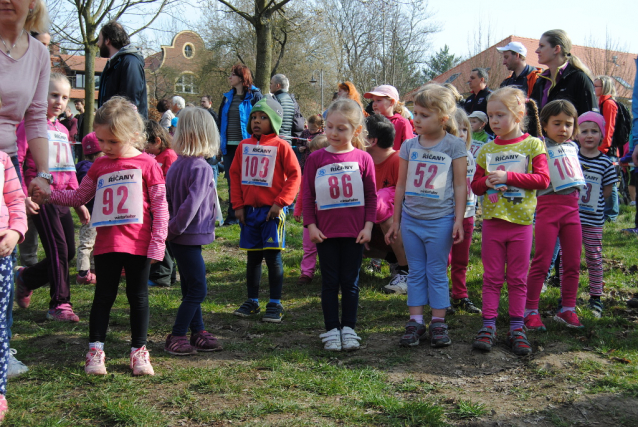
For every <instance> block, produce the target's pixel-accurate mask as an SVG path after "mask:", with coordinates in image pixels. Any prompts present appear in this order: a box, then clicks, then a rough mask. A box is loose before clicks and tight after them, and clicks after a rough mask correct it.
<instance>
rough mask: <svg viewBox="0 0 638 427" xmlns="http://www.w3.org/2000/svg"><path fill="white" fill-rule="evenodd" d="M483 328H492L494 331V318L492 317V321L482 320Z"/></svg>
mask: <svg viewBox="0 0 638 427" xmlns="http://www.w3.org/2000/svg"><path fill="white" fill-rule="evenodd" d="M483 327H484V328H492V329H494V330H496V317H494V318H493V319H486V318H483Z"/></svg>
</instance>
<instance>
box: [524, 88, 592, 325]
mask: <svg viewBox="0 0 638 427" xmlns="http://www.w3.org/2000/svg"><path fill="white" fill-rule="evenodd" d="M540 120H541V126H542V128H543V133H544V134H545V144H546V148H547V156H548V167H549V175H550V184H549V187H547V189H546V190H539V191H538V193H537V197H538V207H537V208H536V230H538V232H537V233H536V239H535V243H534V246H535V251H534V259H533V260H532V265H531V267H530V269H529V275H528V276H527V301H526V303H525V327H526V328H527V329H528V330H531V331H545V330H546V329H545V325H544V324H543V322H542V320H541V316H540V314H539V312H538V300H539V298H540V294H541V289H542V287H543V282H544V281H545V277H546V275H547V270H548V269H549V266H550V264H551V261H552V255H553V254H554V247H555V245H556V238H558V239H559V240H560V244H561V254H562V255H561V265H562V274H561V276H562V277H561V297H562V298H561V299H562V307H561V308H560V309H559V311H558V312H557V313H556V315H555V316H554V320H556V321H557V322H561V323H564V324H566V325H567V326H568V327H570V328H582V327H583V325H582V324H581V323H580V321H579V320H578V316H577V315H576V312H575V309H576V296H577V293H578V278H579V275H580V254H581V251H582V229H581V226H580V216H579V214H578V201H579V199H580V189H581V188H582V187H584V186H585V178H584V177H583V172H582V169H581V168H580V163H579V162H578V146H577V145H576V144H575V143H574V142H572V141H570V138H571V137H572V135H577V134H578V113H577V112H576V108H575V107H574V106H573V105H572V103H571V102H569V101H566V100H555V101H551V102H549V103H548V104H547V105H545V107H543V110H542V111H541V114H540Z"/></svg>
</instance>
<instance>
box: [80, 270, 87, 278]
mask: <svg viewBox="0 0 638 427" xmlns="http://www.w3.org/2000/svg"><path fill="white" fill-rule="evenodd" d="M88 272H89V270H80V271H78V276H82V277H84V276H86V273H88Z"/></svg>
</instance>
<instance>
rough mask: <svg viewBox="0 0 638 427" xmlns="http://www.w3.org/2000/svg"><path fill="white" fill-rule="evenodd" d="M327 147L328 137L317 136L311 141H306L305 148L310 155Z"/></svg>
mask: <svg viewBox="0 0 638 427" xmlns="http://www.w3.org/2000/svg"><path fill="white" fill-rule="evenodd" d="M328 145H330V144H329V143H328V137H327V136H326V135H317V136H315V137H314V138H313V139H312V140H310V141H308V144H306V147H308V150H309V151H310V152H311V153H312V152H313V151H317V150H321V149H322V148H326V147H327V146H328Z"/></svg>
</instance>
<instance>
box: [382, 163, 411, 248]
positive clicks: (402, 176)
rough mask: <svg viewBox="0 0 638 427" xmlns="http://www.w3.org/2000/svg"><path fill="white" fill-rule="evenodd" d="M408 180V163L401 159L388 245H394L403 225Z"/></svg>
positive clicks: (386, 238)
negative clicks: (404, 200) (404, 199)
mask: <svg viewBox="0 0 638 427" xmlns="http://www.w3.org/2000/svg"><path fill="white" fill-rule="evenodd" d="M407 179H408V161H407V160H405V159H399V179H398V181H397V186H396V189H395V192H394V215H393V217H392V225H391V226H390V229H389V230H388V232H387V233H385V242H386V243H387V244H388V245H391V244H392V243H394V241H395V240H396V239H397V238H398V237H399V229H400V224H401V210H402V209H403V198H404V197H405V183H406V181H407Z"/></svg>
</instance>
